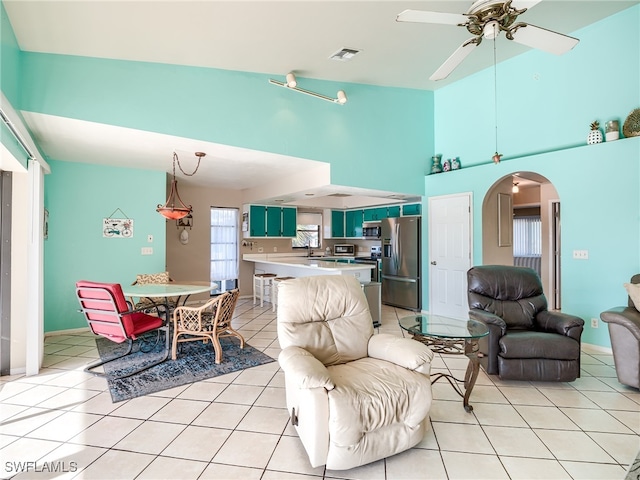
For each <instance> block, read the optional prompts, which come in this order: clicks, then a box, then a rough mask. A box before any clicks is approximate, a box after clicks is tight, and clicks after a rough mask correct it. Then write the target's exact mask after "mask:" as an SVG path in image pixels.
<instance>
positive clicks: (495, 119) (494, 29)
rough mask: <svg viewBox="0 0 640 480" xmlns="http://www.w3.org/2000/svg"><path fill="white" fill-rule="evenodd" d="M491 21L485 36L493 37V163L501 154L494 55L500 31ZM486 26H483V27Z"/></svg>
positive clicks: (496, 73)
mask: <svg viewBox="0 0 640 480" xmlns="http://www.w3.org/2000/svg"><path fill="white" fill-rule="evenodd" d="M491 23H492V24H493V25H491V27H493V31H492V32H491V33H490V34H488V32H485V37H487V38H492V39H493V109H494V114H495V116H494V123H495V130H496V153H494V154H493V157H491V159H492V160H493V163H495V164H498V163H500V159H501V158H502V154H501V153H498V67H497V63H498V62H497V56H496V37H497V36H498V33H500V32H499V30H498V23H497V22H491ZM487 26H489V25H487ZM487 26H485V28H486V27H487Z"/></svg>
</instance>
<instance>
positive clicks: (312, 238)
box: [291, 212, 322, 248]
mask: <svg viewBox="0 0 640 480" xmlns="http://www.w3.org/2000/svg"><path fill="white" fill-rule="evenodd" d="M321 228H322V214H320V213H305V212H300V213H298V225H297V226H296V238H294V239H292V241H291V246H292V247H293V248H305V247H309V248H320V229H321Z"/></svg>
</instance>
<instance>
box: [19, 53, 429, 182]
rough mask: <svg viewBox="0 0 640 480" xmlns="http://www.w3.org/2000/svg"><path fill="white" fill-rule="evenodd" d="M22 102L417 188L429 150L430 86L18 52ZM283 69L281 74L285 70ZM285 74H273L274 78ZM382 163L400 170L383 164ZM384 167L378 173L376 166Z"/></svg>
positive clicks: (349, 177) (334, 176)
mask: <svg viewBox="0 0 640 480" xmlns="http://www.w3.org/2000/svg"><path fill="white" fill-rule="evenodd" d="M23 57H24V62H23V65H24V76H23V88H24V90H25V92H26V94H25V95H23V97H22V102H21V108H22V109H23V110H27V111H32V112H40V113H46V114H50V115H59V116H62V117H72V118H79V119H83V120H89V121H93V122H99V123H105V124H110V125H119V126H124V127H130V128H136V129H141V130H146V131H153V132H159V133H166V134H170V135H177V136H184V137H187V138H195V139H198V140H205V141H210V142H217V143H222V144H226V145H232V146H239V147H244V148H250V149H255V150H260V151H267V152H274V153H280V154H285V155H292V156H296V157H302V158H307V159H311V160H318V161H323V162H328V163H330V164H331V166H332V169H331V181H332V183H333V184H337V185H349V186H355V187H366V188H374V189H381V190H392V191H398V192H404V193H410V194H418V195H421V194H422V193H423V191H424V182H423V180H422V177H423V176H424V173H425V168H426V165H427V159H428V158H430V152H431V151H433V148H434V130H433V118H432V111H433V92H428V91H422V90H410V89H400V88H382V87H375V86H371V85H361V84H340V83H336V82H328V81H319V80H311V79H304V78H299V79H298V80H299V82H298V83H299V86H300V87H301V88H305V89H308V90H312V91H317V92H319V93H322V94H326V95H328V96H333V95H335V94H336V92H337V91H338V90H339V89H343V90H345V91H346V92H347V96H348V98H349V101H348V103H347V104H346V105H344V106H339V105H335V104H332V103H330V102H325V101H321V100H318V99H316V98H313V97H309V96H307V95H301V94H298V93H295V92H292V91H287V89H285V88H281V87H277V86H274V85H271V84H269V82H268V79H269V78H270V77H269V76H267V75H262V74H256V73H244V72H235V71H227V70H219V69H212V68H198V67H186V66H176V65H164V64H157V63H144V62H132V61H120V60H107V59H98V58H86V57H76V56H65V55H49V54H39V53H29V52H23ZM284 73H286V72H284ZM284 73H281V74H279V75H280V76H275V77H273V78H276V79H279V80H283V78H282V77H281V76H282V75H284ZM389 162H393V163H394V164H396V165H399V166H400V167H401V168H393V169H389V168H388V166H389ZM382 171H384V172H385V174H384V175H380V172H382Z"/></svg>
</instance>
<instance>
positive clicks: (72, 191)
mask: <svg viewBox="0 0 640 480" xmlns="http://www.w3.org/2000/svg"><path fill="white" fill-rule="evenodd" d="M49 164H50V166H51V174H50V175H47V176H46V177H45V208H46V209H47V210H48V211H49V236H48V238H47V239H46V240H45V242H44V259H45V260H44V285H45V295H44V319H45V332H50V331H56V330H64V329H69V328H80V327H86V326H87V323H86V321H85V320H84V318H83V317H82V316H81V315H80V314H79V313H78V312H77V310H78V303H77V300H76V298H75V282H76V281H78V280H93V281H99V282H118V283H122V284H123V285H129V284H131V283H132V282H133V281H134V280H135V279H136V274H138V273H152V272H160V271H164V270H165V243H166V242H165V239H166V233H165V230H166V226H165V222H166V221H165V220H164V219H163V218H162V217H161V216H160V215H159V214H158V213H156V212H155V208H156V206H157V204H158V203H164V201H165V199H166V191H165V188H166V187H165V182H166V175H165V173H164V172H152V171H147V170H135V169H128V168H114V167H105V166H100V165H89V164H85V163H73V162H64V161H56V160H51V161H50V162H49ZM118 208H119V209H120V210H122V212H124V214H125V215H126V216H128V217H129V218H131V219H133V220H134V234H133V237H131V238H104V237H103V236H102V221H103V218H105V217H109V216H110V215H111V214H112V213H113V212H114V211H115V210H116V209H118ZM113 216H114V217H115V218H124V217H123V215H122V214H121V213H120V212H117V213H116V214H114V215H113ZM147 235H153V237H154V241H153V243H147ZM149 246H151V247H153V255H144V256H143V255H141V248H142V247H149Z"/></svg>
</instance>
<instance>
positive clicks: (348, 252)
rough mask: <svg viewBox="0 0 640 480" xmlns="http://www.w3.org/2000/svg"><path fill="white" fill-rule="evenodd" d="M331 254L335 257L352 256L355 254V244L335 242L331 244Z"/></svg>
mask: <svg viewBox="0 0 640 480" xmlns="http://www.w3.org/2000/svg"><path fill="white" fill-rule="evenodd" d="M333 254H334V255H335V256H336V257H339V256H345V257H353V256H355V254H356V246H355V245H352V244H349V243H337V244H336V245H334V246H333Z"/></svg>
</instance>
